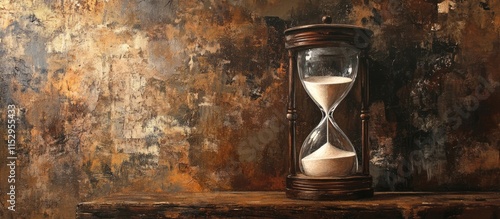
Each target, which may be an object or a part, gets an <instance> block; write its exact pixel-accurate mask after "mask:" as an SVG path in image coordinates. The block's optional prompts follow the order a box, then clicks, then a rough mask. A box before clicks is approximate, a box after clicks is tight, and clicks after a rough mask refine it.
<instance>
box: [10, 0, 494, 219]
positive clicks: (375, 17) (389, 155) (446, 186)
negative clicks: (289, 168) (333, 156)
mask: <svg viewBox="0 0 500 219" xmlns="http://www.w3.org/2000/svg"><path fill="white" fill-rule="evenodd" d="M498 13H500V2H499V1H493V0H411V1H410V0H403V1H400V0H353V1H348V0H335V1H326V0H308V1H302V0H295V1H284V0H283V1H279V0H239V1H215V0H188V1H181V0H164V1H161V0H123V1H120V0H57V1H56V0H45V1H35V0H19V1H17V0H16V1H12V0H1V1H0V92H1V95H0V115H1V116H0V124H1V128H0V136H2V142H1V144H0V145H1V147H0V157H1V159H0V165H1V166H0V170H1V174H0V182H1V183H0V185H1V186H0V192H1V194H2V195H1V198H0V203H1V205H2V206H1V207H2V208H1V210H0V217H1V218H10V217H14V216H17V217H21V218H43V217H47V218H71V217H74V212H75V206H76V204H77V203H78V202H81V201H86V200H91V199H94V198H97V197H101V196H105V195H108V194H110V193H114V192H124V193H133V192H137V191H148V192H177V191H193V192H196V191H220V190H283V189H284V176H285V175H286V168H285V164H286V154H287V152H286V133H287V132H286V130H287V129H286V128H287V127H286V124H287V121H286V119H285V112H286V110H285V109H286V95H287V94H286V92H287V83H286V81H287V76H286V69H287V60H286V51H285V50H284V42H283V31H284V29H286V28H287V27H291V26H297V25H302V24H311V23H318V22H319V21H320V17H321V16H322V15H324V14H329V15H331V16H332V17H333V20H334V22H335V23H347V24H356V25H360V26H364V27H367V28H370V29H372V30H373V31H374V32H375V37H374V44H373V48H372V50H371V52H370V59H371V63H372V66H371V73H372V77H371V83H372V84H371V95H372V96H371V98H372V105H371V108H370V109H371V112H372V120H371V134H372V136H371V144H372V149H373V151H372V154H371V155H372V160H371V164H372V166H371V168H370V169H371V172H372V175H373V176H374V186H375V188H376V189H377V190H398V191H400V190H434V191H435V190H445V191H454V190H499V189H500V186H499V185H500V144H499V139H500V91H499V90H500V73H499V70H498V69H499V68H500V52H498V51H499V49H500V15H498ZM8 104H15V105H16V107H17V109H18V111H17V115H16V116H17V118H18V121H17V129H16V131H17V153H18V154H17V156H18V159H17V169H16V198H17V200H16V213H14V214H12V213H11V212H9V211H8V210H7V206H8V205H9V204H8V203H7V202H6V199H7V198H8V197H7V195H6V193H7V192H8V191H7V187H6V185H7V183H6V182H7V175H8V170H9V169H8V168H9V167H8V166H7V165H6V160H5V158H6V157H7V156H8V155H7V146H6V141H5V139H7V133H6V132H7V128H6V123H7V122H6V116H7V112H6V110H7V105H8Z"/></svg>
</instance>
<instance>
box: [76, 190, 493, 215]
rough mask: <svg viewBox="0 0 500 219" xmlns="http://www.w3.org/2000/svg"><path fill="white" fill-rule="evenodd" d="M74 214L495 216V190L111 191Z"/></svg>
mask: <svg viewBox="0 0 500 219" xmlns="http://www.w3.org/2000/svg"><path fill="white" fill-rule="evenodd" d="M76 215H77V218H384V219H385V218H500V192H488V193H422V192H412V193H375V196H374V197H373V198H370V199H363V200H356V201H304V200H292V199H287V198H286V197H285V193H284V192H211V193H157V194H115V195H111V196H108V197H104V198H100V199H98V200H95V201H89V202H82V203H80V204H78V207H77V213H76Z"/></svg>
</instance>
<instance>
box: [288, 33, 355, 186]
mask: <svg viewBox="0 0 500 219" xmlns="http://www.w3.org/2000/svg"><path fill="white" fill-rule="evenodd" d="M358 56H359V49H357V48H356V47H354V46H350V45H349V44H345V43H340V44H339V45H338V46H335V47H321V48H311V49H305V50H300V51H298V52H297V64H298V73H299V77H300V81H301V82H302V85H303V86H304V89H305V90H306V92H307V94H308V95H309V96H310V97H311V98H312V99H313V100H314V102H315V103H316V104H317V105H318V107H319V108H320V109H321V112H322V113H323V119H322V120H321V122H320V123H319V125H318V126H317V127H316V128H314V130H313V131H312V132H311V133H310V134H309V135H308V136H307V138H306V139H305V140H304V143H303V145H302V148H301V150H300V155H299V159H300V163H299V164H300V167H301V168H300V169H301V170H302V172H303V173H304V174H305V175H307V176H317V177H330V176H346V175H350V174H351V173H352V172H353V171H355V170H356V168H357V157H356V152H355V149H354V147H353V145H352V144H351V141H350V140H349V139H348V138H347V136H346V135H345V134H344V133H343V132H342V130H341V129H340V128H339V126H338V125H337V123H335V120H334V118H333V112H334V110H335V108H336V106H337V105H338V104H339V103H340V101H342V99H343V98H344V97H345V96H346V94H347V92H348V91H349V90H350V89H351V87H352V85H353V83H354V80H355V79H356V75H357V66H358Z"/></svg>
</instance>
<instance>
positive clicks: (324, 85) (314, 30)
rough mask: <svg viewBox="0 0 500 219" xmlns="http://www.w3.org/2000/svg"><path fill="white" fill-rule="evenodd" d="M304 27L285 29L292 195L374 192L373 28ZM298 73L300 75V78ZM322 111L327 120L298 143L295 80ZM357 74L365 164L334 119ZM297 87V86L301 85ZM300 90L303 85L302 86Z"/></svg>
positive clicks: (330, 196) (326, 20)
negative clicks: (370, 57) (371, 152)
mask: <svg viewBox="0 0 500 219" xmlns="http://www.w3.org/2000/svg"><path fill="white" fill-rule="evenodd" d="M323 22H324V23H323V24H316V25H305V26H299V27H294V28H290V29H287V30H285V36H286V40H285V43H286V45H285V46H286V48H287V49H288V52H289V58H290V66H289V67H290V70H289V99H288V114H287V118H288V119H289V123H290V130H289V155H290V162H289V175H288V176H287V180H286V186H287V188H286V189H287V190H286V194H287V197H290V198H297V199H313V200H331V199H353V198H363V197H370V196H372V195H373V189H372V185H371V184H372V177H371V176H370V174H369V168H368V165H369V153H368V119H369V114H368V70H367V61H366V52H367V50H368V48H369V46H370V38H371V36H372V34H373V33H372V32H371V31H370V30H368V29H365V28H361V27H357V26H351V25H338V24H330V23H331V19H330V18H329V17H324V18H323ZM297 76H298V77H297ZM297 78H298V81H300V84H302V86H299V87H302V88H303V89H304V90H305V91H306V93H307V95H308V96H309V97H310V98H311V99H312V100H313V101H314V103H315V104H316V105H317V107H318V108H319V109H320V111H321V113H322V119H321V120H320V122H319V124H317V125H315V126H314V128H313V129H312V130H311V132H310V133H309V135H307V137H306V138H305V139H304V140H303V143H302V145H301V146H300V148H297V145H296V127H297V120H299V119H302V121H304V120H305V122H312V121H307V118H301V117H300V115H298V113H297V110H296V100H295V95H296V87H295V86H296V84H298V83H299V82H298V81H297ZM357 78H358V79H359V80H360V84H361V86H358V87H360V89H361V92H360V93H361V103H360V105H361V116H360V117H361V124H360V125H359V126H360V127H361V147H360V149H361V150H360V151H359V152H360V153H361V162H358V151H356V149H355V148H356V147H354V146H353V144H352V143H351V141H350V140H349V138H348V137H347V135H346V134H345V133H344V132H343V131H342V130H341V129H340V127H339V125H338V124H337V123H336V122H335V118H334V116H333V115H334V112H335V109H336V108H337V106H338V105H339V103H340V102H341V101H342V100H343V99H344V98H345V97H346V95H347V94H348V93H349V91H350V90H351V88H352V87H353V85H354V84H355V81H356V80H357ZM297 86H298V85H297ZM297 89H298V88H297Z"/></svg>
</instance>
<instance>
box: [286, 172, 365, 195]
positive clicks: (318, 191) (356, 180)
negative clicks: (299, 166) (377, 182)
mask: <svg viewBox="0 0 500 219" xmlns="http://www.w3.org/2000/svg"><path fill="white" fill-rule="evenodd" d="M372 196H373V188H372V177H371V176H366V175H355V176H347V177H308V176H305V175H302V174H301V175H294V176H292V175H289V176H287V178H286V197H287V198H292V199H304V200H350V199H360V198H369V197H372Z"/></svg>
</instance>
